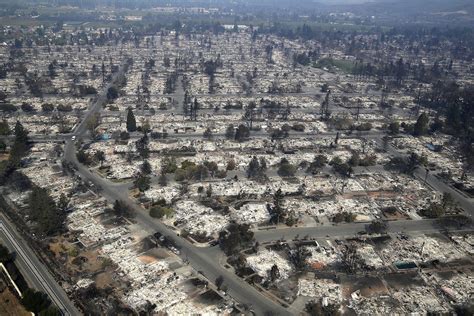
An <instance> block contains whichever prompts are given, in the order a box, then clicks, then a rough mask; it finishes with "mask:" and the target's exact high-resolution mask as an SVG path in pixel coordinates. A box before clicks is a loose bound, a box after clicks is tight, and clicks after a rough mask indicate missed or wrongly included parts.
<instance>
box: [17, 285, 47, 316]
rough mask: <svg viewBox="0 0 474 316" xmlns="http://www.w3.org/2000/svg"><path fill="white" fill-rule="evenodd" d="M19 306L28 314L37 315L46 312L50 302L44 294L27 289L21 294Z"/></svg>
mask: <svg viewBox="0 0 474 316" xmlns="http://www.w3.org/2000/svg"><path fill="white" fill-rule="evenodd" d="M21 304H22V305H23V306H24V307H25V308H26V309H27V310H29V311H30V312H33V313H35V314H39V313H40V312H41V311H42V310H46V309H47V308H48V307H49V306H50V304H51V302H50V300H49V299H48V296H47V295H46V294H45V293H43V292H39V291H35V290H33V289H27V290H26V291H25V292H24V293H23V298H22V299H21Z"/></svg>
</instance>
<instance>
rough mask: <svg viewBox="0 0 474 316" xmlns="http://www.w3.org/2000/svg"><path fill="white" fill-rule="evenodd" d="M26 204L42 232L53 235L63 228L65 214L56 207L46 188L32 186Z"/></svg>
mask: <svg viewBox="0 0 474 316" xmlns="http://www.w3.org/2000/svg"><path fill="white" fill-rule="evenodd" d="M28 206H29V210H30V215H31V217H32V218H33V220H35V221H36V222H37V224H38V229H39V230H40V231H41V232H43V233H44V234H46V235H53V234H56V233H58V232H59V231H60V230H61V229H62V228H63V223H64V219H65V217H66V216H65V214H64V213H63V212H61V211H60V210H59V209H58V207H57V206H56V203H54V200H53V199H52V198H51V196H50V195H49V193H48V191H47V190H46V189H43V188H39V187H34V188H33V191H32V192H31V194H30V196H29V199H28Z"/></svg>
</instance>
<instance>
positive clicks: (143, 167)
mask: <svg viewBox="0 0 474 316" xmlns="http://www.w3.org/2000/svg"><path fill="white" fill-rule="evenodd" d="M140 170H141V172H142V173H143V174H145V175H149V174H151V172H152V170H151V165H150V163H149V162H148V160H145V161H144V162H143V163H142V165H141V166H140Z"/></svg>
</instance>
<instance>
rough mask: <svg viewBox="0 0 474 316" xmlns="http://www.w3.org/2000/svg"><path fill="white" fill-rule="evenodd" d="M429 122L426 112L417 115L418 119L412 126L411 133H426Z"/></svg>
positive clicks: (417, 134)
mask: <svg viewBox="0 0 474 316" xmlns="http://www.w3.org/2000/svg"><path fill="white" fill-rule="evenodd" d="M429 123H430V119H429V117H428V114H426V113H422V114H421V115H420V116H419V117H418V120H417V121H416V123H415V126H414V128H413V135H414V136H423V135H426V134H427V133H428V128H429Z"/></svg>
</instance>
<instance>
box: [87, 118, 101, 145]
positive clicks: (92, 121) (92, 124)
mask: <svg viewBox="0 0 474 316" xmlns="http://www.w3.org/2000/svg"><path fill="white" fill-rule="evenodd" d="M99 124H100V114H99V113H94V114H93V115H91V117H89V118H88V119H87V122H86V125H87V129H88V130H89V133H90V135H91V137H92V138H93V139H95V138H96V136H97V132H96V128H97V127H99Z"/></svg>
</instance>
